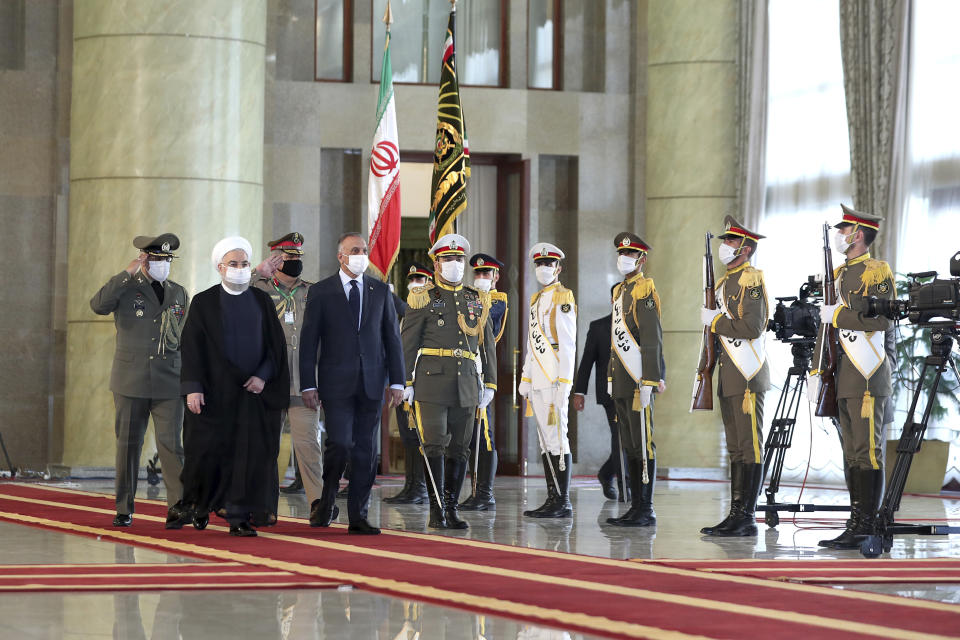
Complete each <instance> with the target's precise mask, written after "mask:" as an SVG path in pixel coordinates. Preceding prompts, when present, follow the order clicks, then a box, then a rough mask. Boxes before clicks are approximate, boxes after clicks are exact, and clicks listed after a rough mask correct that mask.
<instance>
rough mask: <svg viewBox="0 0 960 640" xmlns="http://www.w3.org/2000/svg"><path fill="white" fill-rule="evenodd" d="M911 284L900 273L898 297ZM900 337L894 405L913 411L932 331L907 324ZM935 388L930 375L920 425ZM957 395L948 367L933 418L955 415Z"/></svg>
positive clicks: (921, 404)
mask: <svg viewBox="0 0 960 640" xmlns="http://www.w3.org/2000/svg"><path fill="white" fill-rule="evenodd" d="M909 282H910V281H909V280H908V279H907V278H906V277H905V276H904V275H903V274H900V273H898V274H897V297H898V298H901V299H903V298H906V297H907V296H908V293H909ZM897 334H898V335H897V340H896V345H897V366H896V368H895V369H894V371H893V398H894V406H896V407H898V408H902V409H903V410H904V411H909V410H910V401H911V399H912V398H913V392H914V389H916V388H917V384H918V383H919V380H920V370H921V369H922V368H923V361H924V359H925V358H926V357H927V356H928V355H929V354H930V329H923V328H921V327H918V326H917V325H914V324H910V323H909V322H905V321H904V322H901V323H900V326H899V328H898V329H897ZM932 388H933V375H932V374H928V375H927V377H926V379H925V380H924V381H923V394H922V395H921V397H920V402H919V403H917V412H918V415H915V416H914V419H915V420H916V421H918V422H919V420H920V417H921V415H919V412H921V411H923V408H924V403H925V402H926V399H927V398H929V397H930V391H931V390H932ZM956 393H957V379H956V377H955V376H954V375H953V371H952V370H951V369H950V368H948V369H947V371H946V372H945V373H944V374H943V378H942V379H941V380H940V386H939V388H938V389H937V397H936V398H935V402H934V406H933V409H932V410H931V411H930V417H931V418H935V419H941V418H945V417H946V416H947V415H948V414H949V413H951V411H950V410H951V409H953V410H954V411H953V412H954V413H956V411H957V410H958V409H960V400H958V399H957V395H956Z"/></svg>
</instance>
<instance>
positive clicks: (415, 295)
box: [407, 282, 433, 309]
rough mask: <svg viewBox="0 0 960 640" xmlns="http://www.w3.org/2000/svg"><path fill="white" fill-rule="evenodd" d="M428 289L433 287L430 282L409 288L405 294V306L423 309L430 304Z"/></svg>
mask: <svg viewBox="0 0 960 640" xmlns="http://www.w3.org/2000/svg"><path fill="white" fill-rule="evenodd" d="M430 289H433V283H432V282H428V283H427V284H425V285H423V286H422V287H415V288H413V289H410V293H408V294H407V306H409V307H410V308H411V309H423V308H424V307H425V306H427V305H428V304H430Z"/></svg>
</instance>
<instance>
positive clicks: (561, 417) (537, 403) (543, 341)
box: [517, 242, 577, 518]
mask: <svg viewBox="0 0 960 640" xmlns="http://www.w3.org/2000/svg"><path fill="white" fill-rule="evenodd" d="M563 258H564V253H563V251H561V250H560V249H559V247H556V246H554V245H552V244H550V243H549V242H538V243H537V244H535V245H533V247H532V248H531V249H530V259H531V260H533V263H534V265H535V267H536V269H535V271H536V276H537V282H539V283H540V285H541V286H542V287H543V288H542V289H540V291H538V292H537V293H535V294H534V295H533V297H532V298H531V299H530V308H529V309H528V310H527V318H526V321H525V323H526V326H527V355H526V358H525V359H524V362H523V372H522V374H521V376H520V385H519V387H518V388H517V391H518V393H519V394H520V395H522V396H523V397H525V398H526V399H527V415H528V416H530V415H531V411H532V415H534V416H536V421H537V435H538V438H539V440H540V451H541V458H542V462H543V473H544V475H545V476H546V481H547V500H546V501H545V502H544V503H543V504H542V505H541V506H540V507H538V508H536V509H531V510H528V511H524V512H523V515H525V516H528V517H532V518H565V517H569V516H571V515H573V507H572V506H571V504H570V473H571V466H572V462H573V461H572V456H571V455H570V441H569V439H568V438H567V412H568V409H569V406H570V405H569V398H570V390H571V388H572V387H573V369H574V365H575V362H576V352H577V304H576V300H574V297H573V291H571V290H570V289H567V288H566V287H564V286H563V285H562V284H560V272H561V271H562V270H563V267H561V266H560V261H561V260H563Z"/></svg>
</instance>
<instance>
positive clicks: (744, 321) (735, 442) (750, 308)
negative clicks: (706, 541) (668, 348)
mask: <svg viewBox="0 0 960 640" xmlns="http://www.w3.org/2000/svg"><path fill="white" fill-rule="evenodd" d="M724 227H725V229H724V232H723V233H722V234H720V236H719V238H720V239H721V240H722V241H723V243H722V244H721V245H720V248H719V249H718V250H717V255H718V257H719V258H720V262H722V263H723V264H725V265H726V266H727V272H726V274H724V276H723V277H722V278H720V279H719V280H718V281H717V283H716V287H715V291H716V296H717V309H707V308H705V307H704V308H703V309H701V312H700V313H701V319H702V320H703V324H704V325H706V326H708V327H710V330H711V331H712V332H713V334H714V335H715V336H716V337H717V341H718V342H719V343H720V346H721V348H720V349H719V351H720V353H719V357H718V366H719V368H720V370H719V374H718V378H719V382H718V383H717V395H718V396H719V398H720V413H721V417H722V418H723V428H724V431H725V432H726V437H727V451H728V452H729V454H730V494H731V502H730V513H729V515H727V517H726V518H725V519H724V520H723V521H721V522H720V523H719V524H717V525H716V526H713V527H704V528H702V529H701V530H700V533H703V534H706V535H711V536H752V535H756V534H757V523H756V519H755V518H754V510H755V509H756V506H757V495H758V494H759V492H760V483H761V482H762V481H763V396H764V393H766V391H767V389H769V388H770V371H769V367H768V366H767V357H766V349H765V346H764V344H765V343H764V332H765V331H766V329H767V313H768V312H769V308H770V304H769V301H768V300H767V292H766V288H765V286H764V283H763V272H761V271H759V270H757V269H755V268H753V267H752V266H751V265H750V260H751V259H752V258H753V257H754V256H755V255H756V253H757V241H758V240H761V239H762V238H764V236H762V235H760V234H758V233H756V232H754V231H750V230H749V229H747V228H746V227H744V226H743V225H742V224H740V223H739V222H737V221H736V220H735V219H734V218H733V217H731V216H727V217H726V220H725V221H724Z"/></svg>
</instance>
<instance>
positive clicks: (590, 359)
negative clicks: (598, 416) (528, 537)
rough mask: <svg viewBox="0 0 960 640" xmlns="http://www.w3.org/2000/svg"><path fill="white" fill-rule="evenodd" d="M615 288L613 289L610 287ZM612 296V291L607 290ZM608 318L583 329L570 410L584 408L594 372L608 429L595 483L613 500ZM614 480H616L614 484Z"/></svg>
mask: <svg viewBox="0 0 960 640" xmlns="http://www.w3.org/2000/svg"><path fill="white" fill-rule="evenodd" d="M614 286H616V285H614ZM610 294H611V295H613V290H612V289H611V290H610ZM611 318H612V316H611V314H609V313H608V314H607V315H605V316H603V317H602V318H598V319H596V320H594V321H592V322H591V323H590V328H589V329H587V341H586V343H585V344H584V346H583V355H582V356H581V357H580V366H579V367H577V377H576V379H575V381H574V386H573V394H574V395H573V408H574V409H576V410H577V411H583V409H584V407H585V405H586V394H587V391H588V389H589V387H590V373H591V372H592V371H593V370H594V369H596V384H595V387H594V389H595V391H596V394H597V404H599V405H600V406H601V407H603V410H604V411H605V412H606V414H607V425H608V426H609V427H610V457H608V458H607V461H606V462H604V463H603V466H601V467H600V471H599V473H597V479H598V480H599V481H600V486H601V487H603V496H604V497H605V498H607V499H608V500H616V499H617V497H618V494H617V485H619V486H620V490H621V491H622V490H623V478H622V477H621V470H622V469H623V466H622V464H621V459H620V456H621V453H620V430H619V428H618V426H617V410H616V409H615V408H614V406H613V398H611V397H610V393H609V392H608V391H607V363H608V362H610V325H611ZM614 479H616V480H617V482H616V484H615V483H614Z"/></svg>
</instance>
